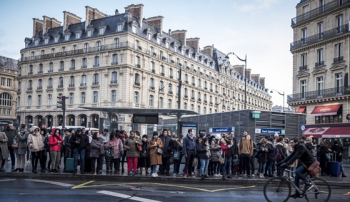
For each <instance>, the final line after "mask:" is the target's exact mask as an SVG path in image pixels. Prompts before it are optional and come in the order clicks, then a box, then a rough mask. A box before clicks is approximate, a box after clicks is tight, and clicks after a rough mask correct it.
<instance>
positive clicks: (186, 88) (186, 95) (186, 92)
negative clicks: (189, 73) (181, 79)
mask: <svg viewBox="0 0 350 202" xmlns="http://www.w3.org/2000/svg"><path fill="white" fill-rule="evenodd" d="M184 94H185V96H187V88H185V93H184Z"/></svg>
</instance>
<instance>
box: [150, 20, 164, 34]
mask: <svg viewBox="0 0 350 202" xmlns="http://www.w3.org/2000/svg"><path fill="white" fill-rule="evenodd" d="M163 19H164V17H163V16H155V17H150V18H147V19H145V21H146V22H147V23H149V24H150V25H152V26H155V27H157V28H158V29H159V33H160V34H162V31H163Z"/></svg>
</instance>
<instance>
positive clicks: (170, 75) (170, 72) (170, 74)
mask: <svg viewBox="0 0 350 202" xmlns="http://www.w3.org/2000/svg"><path fill="white" fill-rule="evenodd" d="M172 76H173V69H171V68H169V77H172Z"/></svg>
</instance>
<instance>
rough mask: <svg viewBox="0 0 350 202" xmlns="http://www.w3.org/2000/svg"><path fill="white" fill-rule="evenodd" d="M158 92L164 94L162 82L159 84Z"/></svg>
mask: <svg viewBox="0 0 350 202" xmlns="http://www.w3.org/2000/svg"><path fill="white" fill-rule="evenodd" d="M159 91H160V92H164V83H163V81H160V82H159Z"/></svg>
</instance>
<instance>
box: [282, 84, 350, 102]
mask: <svg viewBox="0 0 350 202" xmlns="http://www.w3.org/2000/svg"><path fill="white" fill-rule="evenodd" d="M341 95H350V87H335V88H328V89H322V90H315V91H308V92H304V93H296V94H291V95H288V102H296V101H302V100H312V99H318V98H328V97H336V96H341Z"/></svg>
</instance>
